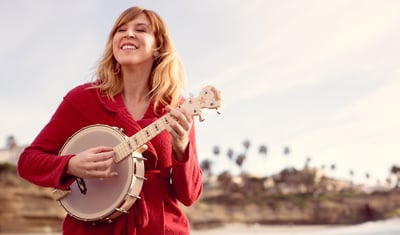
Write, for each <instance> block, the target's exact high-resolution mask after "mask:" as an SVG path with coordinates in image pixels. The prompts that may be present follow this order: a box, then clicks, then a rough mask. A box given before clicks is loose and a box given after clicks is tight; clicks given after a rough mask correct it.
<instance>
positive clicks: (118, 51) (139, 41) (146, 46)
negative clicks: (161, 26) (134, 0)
mask: <svg viewBox="0 0 400 235" xmlns="http://www.w3.org/2000/svg"><path fill="white" fill-rule="evenodd" d="M112 45H113V55H114V57H115V59H116V60H117V61H118V63H119V64H120V65H121V67H127V66H152V64H153V61H154V55H155V54H156V53H157V49H156V48H157V45H156V40H155V36H154V32H153V29H152V26H151V24H150V21H149V19H148V17H147V16H146V15H145V14H144V13H141V14H139V15H138V16H137V17H136V18H135V19H133V20H131V21H129V22H127V23H125V24H123V25H121V26H120V27H118V28H117V30H116V32H115V34H114V36H113V41H112Z"/></svg>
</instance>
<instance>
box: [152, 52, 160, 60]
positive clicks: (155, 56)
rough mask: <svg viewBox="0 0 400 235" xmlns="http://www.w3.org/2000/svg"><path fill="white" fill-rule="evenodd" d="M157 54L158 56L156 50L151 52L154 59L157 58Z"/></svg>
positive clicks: (158, 54) (158, 53)
mask: <svg viewBox="0 0 400 235" xmlns="http://www.w3.org/2000/svg"><path fill="white" fill-rule="evenodd" d="M159 56H160V52H158V51H154V52H153V58H154V59H156V58H158V57H159Z"/></svg>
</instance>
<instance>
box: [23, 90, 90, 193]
mask: <svg viewBox="0 0 400 235" xmlns="http://www.w3.org/2000/svg"><path fill="white" fill-rule="evenodd" d="M85 125H87V120H86V118H85V117H84V116H83V115H80V113H79V112H78V110H77V109H76V108H75V107H74V106H73V105H72V104H71V103H70V102H68V101H67V100H66V99H65V98H64V100H63V101H62V102H61V104H60V105H59V107H58V108H57V110H56V112H55V113H54V114H53V116H52V118H51V119H50V121H49V122H48V123H47V125H46V126H45V127H44V128H43V129H42V130H41V132H40V133H39V134H38V136H37V137H36V138H35V140H34V141H33V142H32V144H31V145H30V146H28V147H27V148H26V149H25V150H24V151H23V152H22V153H21V155H20V158H19V160H18V173H19V175H20V176H21V177H23V178H25V179H26V180H28V181H30V182H32V183H34V184H37V185H39V186H43V187H55V188H66V187H68V186H69V184H71V183H72V182H73V179H74V178H73V177H70V176H67V175H65V174H64V172H65V168H66V166H67V164H68V161H69V160H70V158H71V157H72V156H73V155H66V156H58V154H59V151H60V149H61V148H62V146H63V145H64V143H65V142H66V141H67V139H68V138H69V137H70V136H71V135H72V134H73V133H75V132H76V131H77V130H79V129H80V128H81V127H83V126H85Z"/></svg>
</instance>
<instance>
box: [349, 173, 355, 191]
mask: <svg viewBox="0 0 400 235" xmlns="http://www.w3.org/2000/svg"><path fill="white" fill-rule="evenodd" d="M349 174H350V178H351V187H354V171H353V170H352V169H350V170H349Z"/></svg>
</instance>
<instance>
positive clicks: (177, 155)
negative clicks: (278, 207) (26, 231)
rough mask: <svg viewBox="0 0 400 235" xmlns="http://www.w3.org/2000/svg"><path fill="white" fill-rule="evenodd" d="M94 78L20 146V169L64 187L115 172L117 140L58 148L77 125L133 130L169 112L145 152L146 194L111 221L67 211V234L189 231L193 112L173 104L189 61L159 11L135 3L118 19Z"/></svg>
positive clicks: (197, 185)
mask: <svg viewBox="0 0 400 235" xmlns="http://www.w3.org/2000/svg"><path fill="white" fill-rule="evenodd" d="M96 75H97V76H96V79H95V81H94V82H93V83H87V84H83V85H81V86H78V87H76V88H74V89H72V90H71V91H70V92H69V93H68V94H67V95H66V96H65V97H64V99H63V101H62V103H61V104H60V106H59V107H58V109H57V110H56V112H55V113H54V115H53V117H52V118H51V120H50V121H49V123H48V124H47V125H46V126H45V127H44V128H43V130H42V131H41V132H40V133H39V135H38V136H37V137H36V138H35V140H34V141H33V143H32V144H31V145H30V146H29V147H27V148H26V149H25V150H24V152H23V153H22V154H21V156H20V159H19V162H18V171H19V174H20V175H21V176H22V177H24V178H25V179H27V180H29V181H30V182H32V183H34V184H37V185H40V186H44V187H54V188H59V189H65V188H68V186H69V185H71V184H72V183H73V182H74V181H75V180H76V179H77V178H107V177H115V172H112V170H111V169H112V168H111V166H112V164H113V154H114V152H113V149H112V146H94V147H93V148H89V149H87V150H85V151H82V152H80V153H77V154H74V155H64V156H61V157H60V156H58V153H59V152H60V149H61V148H62V146H63V144H64V143H65V142H66V141H67V140H68V138H69V137H70V136H71V135H73V134H74V133H75V132H76V131H78V130H80V129H81V128H83V127H85V126H88V125H91V124H98V123H101V124H106V125H109V126H116V127H118V128H123V129H124V132H125V134H126V135H127V136H132V135H133V134H135V133H136V132H138V131H139V130H140V129H141V128H143V127H145V126H147V125H149V124H150V123H152V122H154V121H155V120H157V119H158V118H159V117H160V116H162V115H163V114H165V113H169V114H170V115H171V117H172V118H171V119H170V120H171V121H170V122H169V124H168V126H167V131H164V132H162V133H161V134H159V135H158V136H156V137H155V138H153V139H152V140H151V141H150V142H149V143H148V144H147V145H148V147H149V148H148V150H147V151H145V152H144V153H143V155H144V157H146V158H147V161H145V170H146V171H145V177H146V178H147V180H146V181H145V182H144V184H143V188H142V191H141V193H140V196H141V198H140V199H138V200H137V201H136V203H135V204H134V205H133V206H132V207H131V208H130V209H129V213H128V214H126V215H122V216H120V217H118V218H117V219H116V220H115V221H113V222H112V223H108V222H96V223H92V222H83V221H81V220H77V219H75V218H73V217H72V216H70V215H67V216H66V218H65V220H64V223H63V234H71V235H72V234H73V235H79V234H86V235H87V234H107V235H109V234H189V224H188V221H187V219H186V217H185V216H184V214H183V213H182V211H181V210H180V208H179V206H178V202H181V203H183V204H184V205H187V206H188V205H191V204H193V203H194V202H195V201H196V200H197V199H198V197H199V195H200V193H201V190H202V179H201V176H202V173H201V170H200V168H199V165H198V161H197V150H196V143H195V131H194V125H193V120H192V117H191V116H190V115H189V114H187V113H185V112H184V111H182V110H179V109H176V108H173V107H177V105H178V104H179V103H180V102H182V97H181V91H182V89H183V85H184V71H183V66H182V64H181V62H180V59H179V58H178V56H177V54H176V51H175V50H174V48H173V45H172V42H171V39H170V36H169V33H168V29H167V27H166V25H165V23H164V22H163V20H162V19H161V18H160V17H159V16H158V15H157V14H156V13H155V12H153V11H150V10H146V9H143V8H141V7H132V8H129V9H127V10H126V11H124V12H123V13H122V14H121V15H120V16H119V18H118V19H117V20H116V22H115V24H114V26H113V28H112V30H111V32H110V35H109V38H108V41H107V45H106V49H105V53H104V55H103V57H102V59H101V61H100V63H99V66H98V69H97V74H96Z"/></svg>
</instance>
